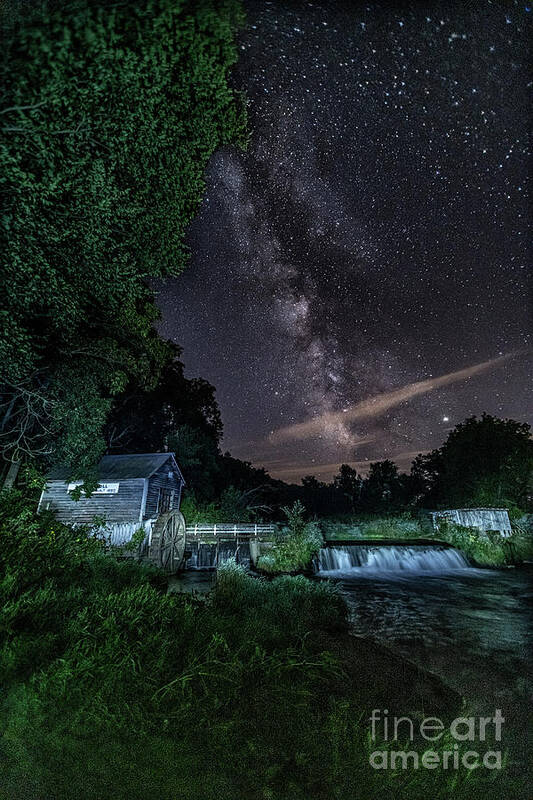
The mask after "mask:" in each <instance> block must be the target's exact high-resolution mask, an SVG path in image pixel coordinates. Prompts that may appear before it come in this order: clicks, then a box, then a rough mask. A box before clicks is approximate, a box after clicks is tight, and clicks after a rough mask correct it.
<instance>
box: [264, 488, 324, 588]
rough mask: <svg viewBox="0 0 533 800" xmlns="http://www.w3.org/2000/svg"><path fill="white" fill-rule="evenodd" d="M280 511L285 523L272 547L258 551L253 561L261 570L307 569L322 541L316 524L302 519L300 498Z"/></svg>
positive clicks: (294, 570) (274, 571) (285, 570)
mask: <svg viewBox="0 0 533 800" xmlns="http://www.w3.org/2000/svg"><path fill="white" fill-rule="evenodd" d="M283 511H284V512H285V514H286V516H287V522H288V524H287V526H286V527H285V528H283V529H282V530H281V531H280V533H279V534H278V537H277V539H276V541H275V542H274V546H273V547H272V549H271V550H269V551H268V552H266V553H265V554H264V555H262V556H261V557H260V558H259V560H258V563H257V566H258V567H259V569H260V570H263V571H264V572H271V573H277V572H297V571H299V570H307V569H309V568H310V567H311V561H312V559H313V557H314V556H316V554H317V553H318V551H319V550H320V547H321V546H322V543H323V539H322V534H321V532H320V529H319V527H318V524H317V523H316V522H306V520H305V509H304V506H303V505H302V504H301V503H300V501H296V503H294V505H293V506H292V507H291V508H284V509H283Z"/></svg>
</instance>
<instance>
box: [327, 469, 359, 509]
mask: <svg viewBox="0 0 533 800" xmlns="http://www.w3.org/2000/svg"><path fill="white" fill-rule="evenodd" d="M333 485H334V487H335V489H336V490H337V491H338V492H339V494H340V495H341V496H342V498H343V499H344V501H345V503H346V505H347V507H348V509H349V511H352V512H353V511H355V509H356V506H357V505H358V504H359V503H360V500H361V492H362V488H363V479H362V478H361V476H360V475H358V474H357V471H356V470H355V469H353V467H350V466H349V465H348V464H341V467H340V470H339V474H338V475H336V476H335V477H334V479H333Z"/></svg>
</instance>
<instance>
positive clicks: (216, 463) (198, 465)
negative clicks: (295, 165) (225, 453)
mask: <svg viewBox="0 0 533 800" xmlns="http://www.w3.org/2000/svg"><path fill="white" fill-rule="evenodd" d="M168 447H169V450H171V451H172V452H174V453H176V459H177V462H178V464H179V465H180V468H181V470H182V471H183V475H184V477H185V480H186V481H187V486H188V487H189V491H193V492H194V494H195V496H196V497H197V498H198V499H199V500H201V501H205V500H212V499H214V498H215V497H216V495H217V484H218V482H219V475H220V451H219V448H218V443H217V442H216V441H215V440H214V439H213V437H212V436H210V435H209V433H206V432H205V431H203V430H202V429H201V428H193V427H192V426H191V425H180V427H179V428H178V429H177V430H176V431H175V432H174V433H173V434H171V436H169V439H168Z"/></svg>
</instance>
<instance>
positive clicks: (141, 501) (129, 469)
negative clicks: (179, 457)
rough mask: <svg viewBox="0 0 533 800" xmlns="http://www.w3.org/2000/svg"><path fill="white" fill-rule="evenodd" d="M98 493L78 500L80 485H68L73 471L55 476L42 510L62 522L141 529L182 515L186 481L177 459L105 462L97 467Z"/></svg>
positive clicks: (161, 456) (135, 457)
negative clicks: (168, 516)
mask: <svg viewBox="0 0 533 800" xmlns="http://www.w3.org/2000/svg"><path fill="white" fill-rule="evenodd" d="M97 478H98V488H97V489H96V490H95V491H94V492H93V493H92V494H91V496H90V497H85V496H84V495H83V493H82V496H81V498H80V499H79V500H74V499H73V498H72V496H71V491H72V490H73V489H75V488H76V486H80V485H81V483H82V482H81V481H78V482H69V480H68V470H66V469H59V470H55V471H52V472H51V473H50V474H49V475H48V476H47V479H46V486H45V489H44V491H43V492H42V494H41V499H40V500H39V506H38V510H39V511H43V510H46V509H50V510H52V511H55V512H56V514H57V517H58V519H59V520H60V521H61V522H65V523H68V524H80V523H86V524H92V523H93V522H94V520H95V518H102V517H104V518H105V520H106V523H133V522H135V523H137V522H141V523H142V522H144V521H145V520H153V519H155V518H156V517H158V516H159V515H160V514H163V513H164V512H165V511H172V510H178V509H179V507H180V501H181V492H182V489H183V486H184V485H185V480H184V478H183V475H182V474H181V470H180V468H179V466H178V464H177V462H176V459H175V456H174V453H139V454H132V455H123V456H104V457H103V458H102V459H101V461H100V463H99V464H98V467H97Z"/></svg>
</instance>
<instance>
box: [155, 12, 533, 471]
mask: <svg viewBox="0 0 533 800" xmlns="http://www.w3.org/2000/svg"><path fill="white" fill-rule="evenodd" d="M246 9H247V14H248V21H247V25H246V27H245V29H244V30H243V31H242V32H241V34H240V36H239V42H238V47H239V54H240V58H239V62H238V65H237V66H236V68H235V69H234V72H233V75H232V82H233V84H234V85H235V86H236V87H238V88H242V89H243V90H245V92H246V94H247V97H248V104H249V105H248V113H249V121H250V146H249V149H248V151H247V152H245V153H242V152H239V151H237V150H235V149H232V148H228V149H224V150H220V151H218V152H217V153H215V154H214V156H213V157H212V159H211V162H210V164H209V167H208V171H207V175H206V194H205V197H204V201H203V203H202V206H201V209H200V213H199V215H198V217H197V219H196V220H195V222H194V223H193V225H192V228H191V231H190V235H189V242H188V243H189V247H190V250H191V262H190V266H189V268H188V270H187V271H186V272H185V273H184V274H183V275H182V276H180V277H179V278H178V279H175V280H173V281H170V282H167V283H165V285H164V286H163V287H161V289H160V293H159V297H158V302H159V305H160V307H161V310H162V322H161V332H162V333H163V334H164V335H165V336H167V337H168V338H171V339H174V340H175V341H176V342H178V343H179V344H180V345H182V347H183V359H184V361H185V364H186V367H187V373H188V374H189V375H191V376H192V375H201V376H202V377H204V378H206V379H208V380H210V381H211V382H212V383H214V385H215V386H216V388H217V398H218V401H219V404H220V407H221V411H222V416H223V421H224V442H223V446H224V449H229V450H230V451H231V452H232V454H233V455H234V456H236V457H239V458H243V459H246V460H250V461H252V462H253V463H254V464H256V465H258V466H265V467H266V468H267V469H268V470H269V472H270V473H271V474H272V475H273V476H275V477H279V478H282V479H284V480H288V481H291V482H298V481H299V480H300V479H301V478H302V476H304V475H309V474H314V475H316V476H317V477H318V478H320V479H322V480H330V479H331V477H332V475H333V474H334V473H335V472H336V471H337V469H338V465H339V464H341V463H350V464H352V465H354V466H356V467H357V468H358V469H359V470H360V471H362V472H364V471H365V470H366V469H367V468H368V464H369V463H370V462H371V461H373V460H374V461H375V460H381V459H384V458H391V459H393V460H395V461H396V462H397V463H398V465H399V466H400V468H401V469H402V470H407V469H408V468H409V464H410V461H411V460H412V458H414V456H415V455H416V454H417V453H419V452H423V451H427V450H429V449H432V448H434V447H437V446H439V445H440V444H441V443H442V441H443V440H444V439H445V438H446V436H447V433H448V431H449V430H450V429H451V428H453V427H454V426H455V425H456V424H457V423H458V422H460V421H462V420H463V419H464V418H465V417H467V416H469V415H471V414H480V413H481V412H482V411H487V412H489V413H492V414H496V415H498V416H505V417H512V418H514V419H518V420H521V421H529V422H533V413H531V412H532V410H533V403H531V393H530V386H531V358H530V345H531V342H530V334H529V332H530V330H531V318H530V312H529V308H530V304H529V296H528V268H529V262H528V256H529V251H528V232H529V230H530V227H529V222H530V219H529V216H528V210H527V209H528V199H527V163H528V154H529V153H528V136H527V134H528V114H527V107H528V102H529V96H528V95H529V91H530V89H531V83H530V77H529V76H528V66H529V65H528V44H527V42H528V36H529V34H530V26H531V17H532V16H533V11H532V10H531V9H530V6H529V5H528V4H527V3H518V2H517V3H514V2H505V1H504V0H497V1H496V0H494V1H493V2H490V0H478V1H477V2H475V3H474V2H468V3H467V2H464V1H461V2H458V0H446V2H411V3H401V2H396V3H387V2H379V3H364V4H363V3H357V2H352V3H341V2H322V3H314V2H312V3H311V2H288V1H286V2H282V1H281V0H278V1H277V2H261V1H260V0H257V2H255V1H253V0H250V2H247V3H246Z"/></svg>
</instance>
